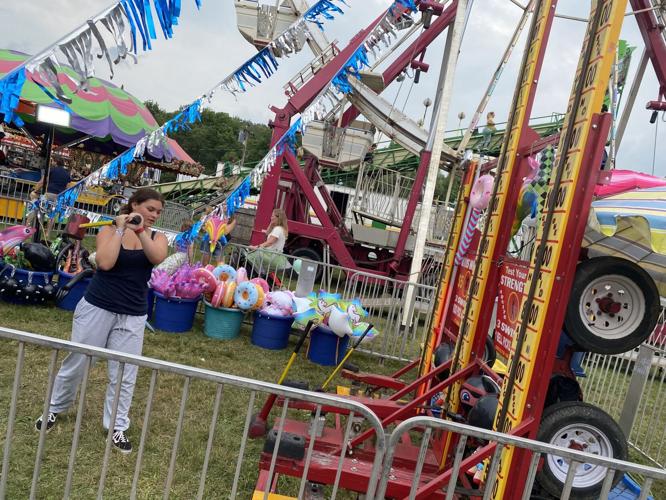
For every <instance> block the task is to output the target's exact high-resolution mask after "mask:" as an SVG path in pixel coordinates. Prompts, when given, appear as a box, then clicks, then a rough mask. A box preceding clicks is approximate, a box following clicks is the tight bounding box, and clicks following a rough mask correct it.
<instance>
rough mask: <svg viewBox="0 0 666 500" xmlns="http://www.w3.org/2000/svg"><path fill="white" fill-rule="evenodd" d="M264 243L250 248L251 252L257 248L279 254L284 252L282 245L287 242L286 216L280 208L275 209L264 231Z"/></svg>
mask: <svg viewBox="0 0 666 500" xmlns="http://www.w3.org/2000/svg"><path fill="white" fill-rule="evenodd" d="M266 234H267V235H268V236H267V237H266V241H264V242H263V243H262V244H260V245H256V246H250V248H251V249H252V250H256V249H257V248H265V249H266V250H273V251H274V252H280V253H282V251H283V250H284V244H285V242H286V241H287V236H288V235H289V230H288V226H287V214H286V213H284V210H282V209H281V208H276V209H275V210H273V213H272V214H271V223H270V225H269V226H268V229H266Z"/></svg>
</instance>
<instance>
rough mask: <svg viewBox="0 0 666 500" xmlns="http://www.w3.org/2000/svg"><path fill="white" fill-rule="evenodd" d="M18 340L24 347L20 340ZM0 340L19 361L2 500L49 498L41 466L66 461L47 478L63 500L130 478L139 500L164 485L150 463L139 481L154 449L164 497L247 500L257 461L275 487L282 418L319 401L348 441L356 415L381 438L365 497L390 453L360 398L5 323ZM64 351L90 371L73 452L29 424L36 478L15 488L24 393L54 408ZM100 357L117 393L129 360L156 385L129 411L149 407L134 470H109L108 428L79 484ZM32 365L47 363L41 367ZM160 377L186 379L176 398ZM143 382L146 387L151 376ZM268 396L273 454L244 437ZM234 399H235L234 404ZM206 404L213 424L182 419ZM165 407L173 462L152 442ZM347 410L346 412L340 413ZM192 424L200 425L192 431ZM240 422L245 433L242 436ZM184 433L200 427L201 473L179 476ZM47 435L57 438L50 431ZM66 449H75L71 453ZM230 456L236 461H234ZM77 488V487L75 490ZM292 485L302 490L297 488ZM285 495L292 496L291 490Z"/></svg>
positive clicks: (7, 399)
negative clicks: (264, 464)
mask: <svg viewBox="0 0 666 500" xmlns="http://www.w3.org/2000/svg"><path fill="white" fill-rule="evenodd" d="M12 341H14V342H12ZM16 343H18V345H17V344H16ZM0 345H1V346H2V349H3V350H5V352H9V349H15V350H16V366H15V370H14V376H13V381H12V380H0V383H1V386H2V387H11V392H10V391H4V392H3V393H2V394H0V401H2V406H1V408H2V410H1V411H2V412H3V413H0V429H1V428H3V427H5V429H3V430H4V432H3V434H5V436H6V438H5V441H4V449H3V456H2V471H1V474H2V476H1V479H0V499H4V498H6V497H8V496H11V497H21V498H26V497H28V496H29V497H30V498H36V497H37V496H40V497H43V496H44V495H45V492H42V493H40V491H39V488H40V478H41V475H42V472H44V470H45V469H46V468H47V467H48V468H52V467H57V470H58V471H64V464H65V463H67V467H66V469H67V472H66V477H65V478H64V481H62V482H60V483H58V482H57V481H54V480H52V479H50V480H49V481H48V485H47V487H48V488H49V491H48V496H61V495H60V493H58V492H56V490H57V491H62V492H63V495H62V496H64V497H65V498H68V497H69V496H70V495H71V494H74V492H75V493H76V495H78V496H80V495H85V496H88V497H90V496H92V495H91V493H92V490H96V491H97V498H102V497H103V496H104V495H105V491H106V494H107V495H110V494H111V493H109V489H110V488H109V487H107V486H106V485H107V484H109V485H111V484H113V485H114V486H113V487H114V488H117V487H118V485H119V484H121V483H122V481H121V479H124V478H127V479H129V477H130V474H131V477H132V482H131V490H130V492H129V495H128V496H129V497H130V498H137V495H139V494H140V485H141V481H142V480H145V481H148V482H149V483H150V484H152V485H153V486H154V487H155V489H157V487H158V485H157V484H156V482H157V483H159V480H158V479H156V478H155V477H154V475H155V474H156V471H155V469H154V468H152V469H151V470H150V474H152V475H153V476H150V477H148V478H146V477H143V478H142V474H144V476H145V475H149V474H148V473H147V472H146V469H147V463H148V461H149V460H150V458H151V455H152V456H153V457H155V456H156V455H157V456H162V457H163V458H162V459H161V460H160V459H159V458H157V459H156V460H157V461H158V464H157V466H158V467H159V468H160V474H163V475H165V478H164V486H163V498H165V499H166V498H169V496H170V495H173V496H177V497H181V498H195V497H196V498H203V497H204V494H206V496H207V497H210V496H213V497H216V498H221V497H222V492H224V495H223V496H225V497H228V498H236V497H237V495H238V497H239V498H249V497H251V496H252V491H248V490H250V489H251V490H253V489H254V485H255V481H253V480H252V478H254V477H257V463H258V462H259V458H260V457H262V458H263V459H264V460H270V469H269V471H268V479H267V480H266V484H268V485H271V484H273V480H272V479H273V477H274V474H275V472H276V471H277V469H276V460H277V454H276V452H275V450H279V451H280V454H281V452H282V437H283V436H285V435H286V432H282V429H283V425H284V419H285V416H286V415H287V412H288V411H290V412H291V409H292V408H294V406H296V405H297V404H299V403H301V404H302V403H311V404H312V405H313V406H314V413H315V415H316V416H319V415H321V414H322V407H323V406H325V407H333V408H335V409H337V410H339V413H340V415H339V416H338V418H339V419H340V422H341V427H340V428H341V429H346V431H344V433H343V434H341V435H344V437H343V441H342V442H344V443H346V442H348V441H349V439H350V435H349V432H350V428H351V425H350V423H351V422H352V421H354V422H355V423H357V422H359V423H360V424H361V425H362V426H364V427H365V428H371V429H374V431H375V434H376V440H375V449H376V455H375V457H374V461H373V463H372V467H371V471H370V473H369V474H368V486H367V488H368V492H367V495H368V498H373V495H374V492H375V488H376V484H377V482H378V479H379V474H380V471H381V464H382V460H383V455H384V450H385V448H386V438H385V435H384V432H383V429H382V426H381V422H380V420H379V419H378V418H377V416H376V415H375V414H374V413H373V412H371V411H370V410H369V409H368V408H367V407H366V406H364V405H362V404H359V403H356V402H353V401H350V400H345V399H342V398H338V397H335V396H330V395H326V394H320V393H313V392H307V391H302V390H298V389H293V388H290V387H286V386H280V385H275V384H270V383H266V382H260V381H257V380H251V379H247V378H243V377H237V376H233V375H227V374H223V373H219V372H213V371H210V370H204V369H199V368H194V367H190V366H185V365H179V364H175V363H169V362H165V361H160V360H157V359H152V358H147V357H142V356H133V355H129V354H124V353H120V352H116V351H110V350H107V349H101V348H95V347H92V346H88V345H83V344H77V343H73V342H68V341H64V340H59V339H55V338H51V337H45V336H41V335H36V334H32V333H26V332H21V331H17V330H12V329H7V328H0ZM33 347H34V348H35V350H37V351H38V354H39V355H38V356H36V355H35V353H34V352H32V351H33V349H32V348H33ZM45 351H46V352H45ZM61 351H62V352H65V353H70V352H74V353H80V354H83V355H84V356H86V368H85V375H84V378H83V382H82V385H81V388H80V394H79V400H78V404H77V410H76V422H75V424H74V429H73V436H72V440H71V449H69V450H67V449H63V448H54V447H50V446H47V436H46V425H43V426H42V429H41V431H40V432H39V435H38V437H37V434H36V433H35V431H34V430H33V429H32V428H30V431H31V433H32V435H31V436H28V438H32V436H35V437H34V438H33V439H34V444H35V445H36V447H37V450H36V453H35V462H34V467H33V470H32V471H27V474H30V472H31V473H32V481H31V482H30V481H28V480H27V478H25V479H24V484H23V486H24V487H25V488H26V489H25V490H19V491H17V488H18V486H17V484H16V482H15V481H14V480H13V479H12V477H15V476H16V475H17V474H20V473H23V474H24V475H25V474H26V471H25V470H23V471H21V470H20V467H17V466H16V464H15V463H13V461H12V446H13V444H14V443H15V442H18V443H19V444H22V445H24V446H27V445H26V444H25V441H26V436H21V435H20V434H21V433H20V431H19V429H25V428H26V427H27V426H28V425H29V426H30V427H32V418H34V417H36V416H37V415H35V414H32V415H28V416H26V415H23V414H22V413H23V412H25V411H26V410H25V407H26V406H27V405H28V404H27V403H26V401H25V399H26V397H32V396H34V397H37V396H36V395H39V394H43V396H42V397H43V404H42V405H41V412H42V414H46V412H47V411H48V408H49V401H50V398H51V393H52V390H53V384H54V380H55V376H56V373H57V367H58V366H57V361H58V358H59V354H60V353H61ZM47 353H48V355H47ZM47 359H48V375H47V376H46V377H41V376H39V375H38V373H39V369H38V366H41V367H42V370H43V366H44V364H43V362H44V361H46V360H47ZM95 359H104V360H107V361H113V362H117V363H119V365H118V366H119V368H118V373H119V374H120V375H119V376H118V381H119V382H118V384H117V385H116V392H115V393H116V395H118V394H119V392H120V391H119V389H120V380H121V379H122V373H123V371H124V369H125V366H126V365H136V366H138V367H139V376H138V379H137V389H138V387H139V383H140V382H141V378H142V377H147V376H148V374H149V378H150V382H149V389H148V393H147V395H146V396H145V398H143V400H142V401H135V403H134V412H133V413H135V414H138V413H139V412H140V408H143V418H142V419H138V418H137V419H136V420H137V421H141V422H142V423H141V424H138V425H141V438H140V442H139V445H138V449H137V451H136V454H135V455H131V456H136V459H135V461H134V470H133V471H131V470H130V465H129V464H130V462H128V461H125V462H123V465H122V466H121V467H120V469H118V467H117V465H116V466H115V467H114V466H113V465H114V464H113V462H117V459H111V457H110V453H111V438H112V432H109V433H108V434H107V436H106V445H105V448H104V454H103V459H102V460H101V462H100V463H99V467H98V468H97V470H98V474H99V480H98V482H97V485H96V486H95V484H94V478H93V477H86V478H84V479H83V481H84V482H85V481H87V483H86V484H84V485H83V486H82V485H81V484H80V483H81V478H80V477H79V478H78V479H79V481H78V482H75V481H74V479H75V472H76V471H75V469H76V462H77V457H78V458H79V463H80V461H81V459H80V457H79V455H80V453H82V451H81V447H79V441H80V439H83V436H82V435H81V428H82V425H83V424H84V423H86V415H85V413H86V411H85V407H86V394H87V392H89V391H88V379H89V378H90V367H91V364H92V363H93V362H94V360H95ZM35 363H42V364H41V365H36V364H35ZM7 378H10V377H7ZM160 381H161V383H162V384H163V385H168V386H170V387H177V385H182V390H181V398H180V402H179V403H178V402H176V401H166V402H165V401H162V400H161V399H160V398H159V389H158V382H160ZM143 383H144V384H145V378H144V382H143ZM195 384H200V385H195ZM44 387H45V388H44ZM202 388H204V389H206V391H205V397H203V399H202V392H201V389H202ZM24 394H25V395H24ZM262 395H276V396H278V397H281V398H282V403H281V410H280V414H281V418H280V422H282V423H281V424H278V431H277V438H276V443H275V446H274V447H273V451H272V452H267V451H263V452H262V450H261V447H259V446H257V445H255V443H254V442H251V441H249V440H248V434H249V432H248V430H249V427H250V422H251V419H252V415H253V413H254V412H255V406H256V405H257V404H261V402H262V399H261V396H262ZM230 398H236V399H233V401H231V400H230ZM136 399H137V398H135V400H136ZM241 400H242V401H243V403H242V404H241V403H240V401H241ZM211 402H212V404H211ZM100 403H101V401H100ZM118 403H119V401H118V397H117V396H116V398H115V400H114V402H113V406H112V410H111V421H114V420H115V415H116V412H117V409H118ZM178 404H179V408H178V411H176V408H175V407H176V405H178ZM204 404H205V405H206V406H207V407H209V408H210V418H209V420H208V419H207V420H204V421H203V422H191V421H190V420H188V419H187V418H186V413H187V408H188V406H189V405H204ZM244 407H245V408H246V409H245V410H243V408H244ZM7 408H8V413H4V412H5V411H7ZM160 411H161V412H165V411H168V412H170V414H172V415H173V419H174V420H176V419H177V423H176V425H175V431H174V432H173V438H172V440H171V450H170V453H169V458H168V459H167V456H166V450H163V449H156V446H155V445H154V444H153V443H154V441H153V442H151V439H152V440H154V439H155V438H156V437H160V436H161V437H164V436H165V433H167V434H166V435H167V436H170V433H169V431H170V430H173V429H167V428H165V427H160V426H157V425H154V424H153V422H154V420H155V418H156V417H155V414H158V415H159V413H158V412H160ZM345 413H346V415H344V414H345ZM299 414H302V412H299ZM176 415H177V416H176ZM345 420H346V422H345ZM26 421H27V422H26ZM206 422H210V424H209V425H208V429H207V430H206V426H205V424H206ZM58 425H60V426H62V427H63V428H64V427H65V426H67V425H71V424H69V423H68V422H67V421H65V422H59V424H58ZM233 425H236V426H237V427H238V429H239V432H238V433H237V434H232V435H231V436H226V437H224V438H221V437H220V433H221V431H222V429H221V427H222V426H233ZM193 427H196V428H195V429H193ZM149 428H150V436H151V437H150V438H149ZM241 428H242V429H243V430H242V432H240V429H241ZM0 432H1V431H0ZM188 432H193V433H196V435H197V436H199V438H200V446H199V447H196V460H198V461H200V463H201V469H200V473H199V476H198V477H195V478H193V477H187V478H183V477H182V474H181V475H179V474H178V457H179V446H181V441H183V440H182V437H183V436H184V435H185V433H188ZM50 439H54V438H53V437H50ZM231 441H233V442H231ZM307 441H309V443H307V442H306V444H307V449H306V451H305V455H304V458H303V460H304V474H303V476H302V478H301V479H300V481H299V482H298V483H297V484H288V485H287V487H288V488H291V489H292V490H293V492H292V494H293V496H298V498H303V491H304V489H305V487H306V483H307V479H306V478H307V476H308V471H309V467H310V466H311V465H312V464H314V460H315V459H313V449H314V448H315V447H317V446H318V445H317V443H318V442H319V436H318V434H317V426H316V425H311V426H310V431H309V433H308V439H307ZM67 443H68V446H69V441H67ZM183 443H184V445H185V444H187V445H188V446H190V447H192V446H193V445H192V442H191V441H190V442H189V443H186V442H185V441H183ZM31 446H32V445H31ZM285 446H286V445H285ZM344 448H345V447H344V446H343V447H342V449H343V450H344ZM264 450H265V449H264ZM67 452H69V454H68V453H67ZM77 452H78V453H77ZM162 452H164V453H162ZM190 453H192V451H190ZM222 453H224V456H225V457H229V459H228V460H226V459H221V458H220V455H221V454H222ZM262 453H263V455H262ZM67 455H69V459H67ZM267 455H268V456H267ZM315 455H316V453H315ZM338 455H340V452H338ZM231 457H233V458H235V460H233V459H232V458H231ZM269 457H270V458H269ZM344 458H345V457H344V456H337V461H338V464H337V466H338V469H337V474H336V479H335V483H334V484H333V485H332V486H331V487H332V494H331V497H332V498H334V497H335V494H336V491H337V490H338V487H339V482H340V473H341V470H342V466H343V459H344ZM17 460H18V458H17ZM123 460H124V459H123ZM330 460H331V461H333V460H336V456H335V454H333V453H332V454H330ZM166 462H168V469H167V470H166V471H164V470H163V469H164V467H165V466H166ZM211 464H214V466H215V470H214V472H213V471H211V470H209V469H210V467H211ZM87 465H88V466H90V465H91V464H90V463H88V464H87ZM248 471H249V472H248ZM119 474H120V475H122V477H115V476H117V475H119ZM63 475H64V474H63ZM28 482H30V485H29V486H28V484H27V483H28ZM41 482H42V483H44V482H45V480H44V479H42V480H41ZM127 482H128V481H124V484H125V487H127V486H128V484H127ZM75 483H76V484H75ZM179 483H180V484H179ZM183 483H185V484H183ZM188 487H189V488H188ZM75 488H78V489H76V490H75ZM160 489H161V487H160ZM296 490H297V491H298V493H296ZM10 492H11V493H10ZM86 492H87V493H86ZM114 492H115V493H114V494H116V495H121V493H120V492H119V491H118V490H115V489H114ZM227 493H228V495H227ZM268 493H269V492H268V491H265V492H264V495H263V498H264V499H267V498H268ZM285 493H290V492H289V491H287V492H285ZM144 495H145V492H144V493H143V494H141V496H144ZM123 496H124V495H123Z"/></svg>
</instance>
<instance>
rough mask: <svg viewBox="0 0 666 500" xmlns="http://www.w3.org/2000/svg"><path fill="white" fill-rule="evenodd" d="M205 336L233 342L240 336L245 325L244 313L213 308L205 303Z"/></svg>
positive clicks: (224, 308)
mask: <svg viewBox="0 0 666 500" xmlns="http://www.w3.org/2000/svg"><path fill="white" fill-rule="evenodd" d="M204 304H205V306H206V311H205V313H204V334H206V336H207V337H210V338H212V339H218V340H231V339H235V338H236V337H238V335H239V334H240V327H241V323H243V311H241V310H240V309H227V308H226V307H220V308H217V307H213V306H211V305H210V304H209V303H208V302H206V301H204Z"/></svg>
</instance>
